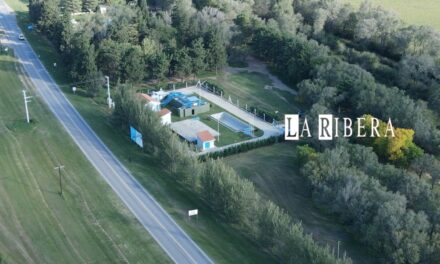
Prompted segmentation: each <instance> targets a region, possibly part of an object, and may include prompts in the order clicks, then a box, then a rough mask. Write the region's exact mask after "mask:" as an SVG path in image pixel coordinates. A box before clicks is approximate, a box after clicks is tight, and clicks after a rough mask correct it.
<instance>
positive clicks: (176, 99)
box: [161, 92, 210, 117]
mask: <svg viewBox="0 0 440 264" xmlns="http://www.w3.org/2000/svg"><path fill="white" fill-rule="evenodd" d="M161 105H162V106H163V107H165V106H167V105H170V107H171V109H173V112H175V113H176V114H177V115H178V116H179V117H188V116H195V115H198V114H200V113H204V112H208V111H209V109H210V106H209V104H208V103H207V102H205V101H204V100H202V99H200V98H198V97H197V96H188V95H186V94H184V93H181V92H171V93H169V94H168V95H167V96H166V97H165V98H164V99H163V100H162V103H161Z"/></svg>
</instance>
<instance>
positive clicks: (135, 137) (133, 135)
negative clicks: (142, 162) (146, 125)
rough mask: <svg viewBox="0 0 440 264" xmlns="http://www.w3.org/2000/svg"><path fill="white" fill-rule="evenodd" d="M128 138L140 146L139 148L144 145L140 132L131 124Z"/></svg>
mask: <svg viewBox="0 0 440 264" xmlns="http://www.w3.org/2000/svg"><path fill="white" fill-rule="evenodd" d="M130 138H131V140H132V141H133V142H135V143H136V144H137V145H138V146H139V147H141V148H143V147H144V143H143V142H142V134H141V133H140V132H139V131H137V130H136V129H135V128H134V127H132V126H130Z"/></svg>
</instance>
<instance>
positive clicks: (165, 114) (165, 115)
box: [157, 108, 171, 125]
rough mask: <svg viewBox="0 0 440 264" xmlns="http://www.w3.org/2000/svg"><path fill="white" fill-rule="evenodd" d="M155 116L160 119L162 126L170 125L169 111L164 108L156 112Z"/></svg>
mask: <svg viewBox="0 0 440 264" xmlns="http://www.w3.org/2000/svg"><path fill="white" fill-rule="evenodd" d="M157 114H158V115H159V117H160V121H161V122H162V125H169V124H171V111H170V110H168V109H167V108H164V109H162V110H160V111H159V112H157Z"/></svg>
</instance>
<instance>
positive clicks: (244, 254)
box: [7, 0, 275, 263]
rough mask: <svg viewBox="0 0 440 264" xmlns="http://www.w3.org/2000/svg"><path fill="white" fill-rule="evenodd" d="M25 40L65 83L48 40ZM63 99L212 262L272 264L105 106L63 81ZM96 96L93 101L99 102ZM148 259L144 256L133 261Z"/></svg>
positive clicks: (21, 18) (38, 37)
mask: <svg viewBox="0 0 440 264" xmlns="http://www.w3.org/2000/svg"><path fill="white" fill-rule="evenodd" d="M17 1H19V0H7V2H8V3H11V2H14V3H17ZM16 7H17V8H18V11H21V12H22V13H21V14H25V12H27V8H26V6H25V5H17V6H16ZM18 18H19V24H20V25H21V26H22V28H23V26H24V25H26V24H27V22H26V21H25V19H27V18H26V16H24V15H20V16H18ZM25 34H26V38H27V39H28V41H29V42H30V43H31V44H32V46H33V48H34V50H35V51H36V52H37V54H39V55H41V56H40V57H41V59H42V61H43V63H44V64H45V65H46V68H47V69H48V70H49V71H50V72H51V74H52V76H53V77H54V79H55V80H56V81H58V82H59V83H62V84H65V83H67V82H68V81H66V80H68V79H67V78H66V76H67V72H66V70H65V67H63V65H62V64H61V63H59V64H58V67H57V68H56V69H54V68H53V67H52V62H53V61H59V62H61V60H60V59H59V56H58V55H57V54H56V52H54V50H53V48H51V45H50V43H49V42H48V41H47V40H46V39H45V38H44V37H42V36H41V35H39V34H38V33H37V32H29V31H25ZM62 88H63V90H64V92H66V94H67V96H68V98H69V99H70V101H71V102H72V103H73V105H74V106H75V107H76V109H77V110H78V111H79V112H80V113H81V115H82V116H83V117H84V118H85V119H86V121H87V122H88V123H89V124H90V126H91V127H92V128H93V129H94V131H95V132H96V133H97V134H98V136H99V137H100V138H101V139H102V140H103V141H104V143H105V144H106V145H107V146H108V147H109V148H110V150H112V152H113V153H114V154H115V155H116V156H117V157H118V158H119V159H120V160H121V162H122V163H123V164H124V165H126V166H127V168H128V169H129V170H130V171H131V172H132V173H133V175H134V176H135V177H136V178H137V179H138V180H139V181H140V182H141V183H142V184H143V186H145V188H146V189H148V191H150V193H151V194H152V195H153V196H154V197H155V198H156V199H157V200H158V202H159V203H160V204H161V205H162V206H163V207H164V209H165V210H166V211H167V212H168V213H170V215H171V216H172V217H173V218H174V220H176V221H177V223H178V224H179V225H180V226H181V227H182V228H183V229H184V230H185V231H186V232H188V234H189V235H190V236H191V237H192V238H193V239H194V240H195V241H196V243H197V244H198V245H199V246H200V247H201V248H202V249H203V250H205V251H206V252H207V254H208V255H209V256H210V257H211V258H212V259H213V260H214V261H215V262H217V263H273V262H275V260H274V259H273V258H272V257H271V256H269V255H268V254H266V253H265V252H262V251H261V250H260V249H259V247H258V245H255V244H254V243H253V242H252V241H251V240H249V239H247V238H245V237H244V236H243V235H242V234H240V233H239V232H237V230H236V229H235V228H234V227H231V226H230V225H226V224H224V223H223V222H222V221H221V220H220V219H218V216H217V214H215V213H214V212H212V211H210V209H209V208H206V207H205V206H204V205H203V203H202V202H201V201H200V200H199V199H198V198H197V197H195V196H194V195H192V194H189V193H188V192H187V191H186V190H184V189H182V188H181V186H179V185H178V184H176V183H175V181H173V180H172V179H170V178H168V177H167V175H166V174H165V173H164V171H163V168H161V167H160V165H159V164H160V162H159V161H158V160H157V158H156V157H152V156H147V155H146V154H144V153H142V152H141V151H139V149H138V148H137V147H136V146H135V145H134V144H131V143H130V140H129V135H128V127H127V130H118V129H115V127H114V125H113V124H112V123H111V118H110V117H111V113H110V112H109V111H108V110H107V108H106V106H105V104H103V103H97V102H96V101H95V100H92V99H90V98H86V97H82V96H77V95H73V94H71V92H70V87H69V86H68V85H65V86H62ZM102 99H103V98H100V99H99V100H98V102H102V101H103V100H102ZM194 208H198V209H199V212H200V215H199V218H198V222H195V221H191V222H190V221H188V219H187V217H186V213H187V210H188V209H194ZM139 262H141V263H145V262H157V261H154V260H153V261H149V260H148V259H145V260H141V261H139Z"/></svg>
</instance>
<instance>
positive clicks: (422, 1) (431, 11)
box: [343, 0, 440, 30]
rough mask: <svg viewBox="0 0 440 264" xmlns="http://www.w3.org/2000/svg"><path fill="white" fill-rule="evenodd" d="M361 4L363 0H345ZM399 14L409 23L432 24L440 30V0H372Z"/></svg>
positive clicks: (357, 4)
mask: <svg viewBox="0 0 440 264" xmlns="http://www.w3.org/2000/svg"><path fill="white" fill-rule="evenodd" d="M343 1H345V2H348V3H352V4H353V5H354V6H355V7H358V6H360V4H361V3H362V2H363V0H343ZM371 2H372V3H373V4H375V5H380V6H382V7H384V8H386V9H388V10H391V11H393V12H395V13H396V14H398V15H399V17H400V18H401V19H402V20H404V21H405V22H407V23H409V24H416V25H426V26H432V27H434V28H436V29H438V30H440V1H438V0H371Z"/></svg>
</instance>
